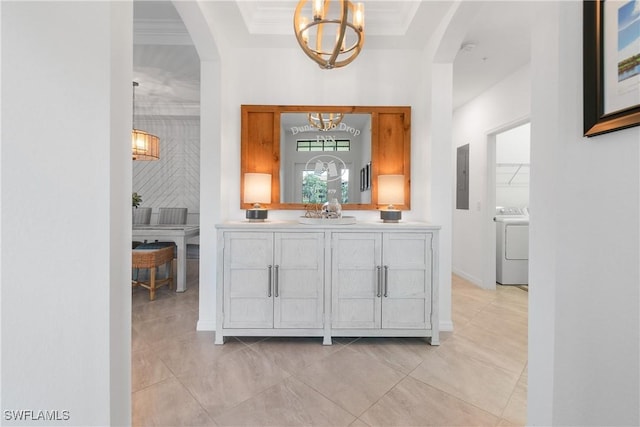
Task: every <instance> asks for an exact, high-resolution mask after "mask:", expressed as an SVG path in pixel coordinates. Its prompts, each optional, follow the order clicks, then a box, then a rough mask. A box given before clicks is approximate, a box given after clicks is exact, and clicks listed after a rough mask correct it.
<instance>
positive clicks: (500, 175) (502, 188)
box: [487, 123, 531, 208]
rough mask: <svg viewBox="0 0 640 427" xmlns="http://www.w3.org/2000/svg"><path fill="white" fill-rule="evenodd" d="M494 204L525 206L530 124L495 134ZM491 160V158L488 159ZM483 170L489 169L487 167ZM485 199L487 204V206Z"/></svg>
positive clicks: (527, 205) (529, 158)
mask: <svg viewBox="0 0 640 427" xmlns="http://www.w3.org/2000/svg"><path fill="white" fill-rule="evenodd" d="M495 141H496V158H495V163H496V167H495V171H496V178H495V180H496V206H502V207H519V208H527V207H529V170H530V167H529V164H530V163H531V155H530V152H531V123H525V124H523V125H520V126H518V127H515V128H513V129H509V130H507V131H505V132H500V133H498V134H496V136H495ZM488 161H489V163H491V159H488ZM487 172H490V171H489V170H487ZM488 203H489V202H487V206H490V205H489V204H488Z"/></svg>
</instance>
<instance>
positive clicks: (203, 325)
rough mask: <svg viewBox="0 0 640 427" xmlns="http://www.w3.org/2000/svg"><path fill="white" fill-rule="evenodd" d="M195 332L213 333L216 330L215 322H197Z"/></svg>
mask: <svg viewBox="0 0 640 427" xmlns="http://www.w3.org/2000/svg"><path fill="white" fill-rule="evenodd" d="M196 330H197V331H215V330H216V321H215V320H198V325H197V326H196Z"/></svg>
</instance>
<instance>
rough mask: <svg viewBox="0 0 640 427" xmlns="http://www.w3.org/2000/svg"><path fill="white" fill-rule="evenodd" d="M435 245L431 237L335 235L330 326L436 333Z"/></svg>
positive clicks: (386, 234)
mask: <svg viewBox="0 0 640 427" xmlns="http://www.w3.org/2000/svg"><path fill="white" fill-rule="evenodd" d="M432 242H433V235H432V234H431V233H402V232H390V233H389V232H384V233H350V232H349V233H333V235H332V257H331V259H332V266H331V283H332V304H331V306H332V309H333V311H332V315H331V319H332V328H334V329H353V330H355V331H351V332H349V334H350V335H366V334H367V333H371V331H368V329H381V328H382V329H402V330H405V329H413V330H425V329H432V325H431V305H432V298H431V294H432V277H431V276H432V275H431V260H432V258H433V256H432ZM362 329H367V331H361V330H362Z"/></svg>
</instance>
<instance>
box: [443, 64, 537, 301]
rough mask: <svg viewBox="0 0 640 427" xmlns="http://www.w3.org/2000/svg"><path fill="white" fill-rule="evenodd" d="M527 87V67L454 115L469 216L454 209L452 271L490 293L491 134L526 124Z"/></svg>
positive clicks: (492, 252) (492, 228) (492, 284)
mask: <svg viewBox="0 0 640 427" xmlns="http://www.w3.org/2000/svg"><path fill="white" fill-rule="evenodd" d="M530 82H531V73H530V69H529V66H528V65H527V66H525V67H523V68H521V69H519V70H517V71H516V72H515V73H513V74H511V75H510V76H508V77H507V78H505V79H504V80H502V81H501V82H500V83H498V84H496V85H495V86H493V87H492V88H490V89H489V90H487V91H486V92H484V93H483V94H481V95H480V96H478V97H477V98H475V99H473V100H471V101H470V102H468V103H467V104H465V105H463V106H461V107H459V108H457V109H456V110H455V111H454V113H453V147H452V150H453V153H455V150H456V149H457V147H459V146H462V145H465V144H469V210H460V209H455V206H453V271H454V273H456V274H458V275H460V276H462V277H464V278H466V279H468V280H470V281H471V282H473V283H475V284H477V285H478V286H482V287H485V288H489V289H490V288H494V287H495V248H494V249H493V250H491V248H487V246H486V242H487V236H489V237H492V238H493V240H494V241H495V225H494V223H493V220H492V218H493V216H494V215H495V203H494V204H491V205H489V204H488V202H487V200H488V199H492V197H491V194H490V193H487V189H488V188H491V187H493V186H494V185H495V184H494V183H493V182H492V181H491V179H490V175H491V174H492V173H493V170H492V168H493V167H494V166H492V165H491V162H489V164H488V163H487V159H488V158H491V156H494V159H495V133H496V132H498V131H502V130H506V129H509V128H512V127H513V126H514V125H515V124H519V123H521V122H522V121H523V120H526V119H527V118H528V116H529V112H530V108H531V89H530V86H531V83H530ZM452 191H453V189H452ZM493 197H495V195H494V196H493ZM494 244H495V243H494ZM491 264H493V269H491V267H492V266H491ZM491 271H493V276H494V277H493V279H491Z"/></svg>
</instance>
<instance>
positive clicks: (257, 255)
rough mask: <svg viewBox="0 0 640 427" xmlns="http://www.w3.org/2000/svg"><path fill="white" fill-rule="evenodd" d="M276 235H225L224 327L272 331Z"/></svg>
mask: <svg viewBox="0 0 640 427" xmlns="http://www.w3.org/2000/svg"><path fill="white" fill-rule="evenodd" d="M272 264H273V233H244V232H238V233H235V232H227V233H225V234H224V267H223V268H224V272H223V275H224V279H223V280H224V289H223V292H224V322H223V323H224V327H225V328H272V327H273V297H272V296H271V295H272V293H273V292H272V289H271V288H270V287H271V286H272V283H271V275H270V271H271V270H270V268H269V266H270V265H272Z"/></svg>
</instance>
